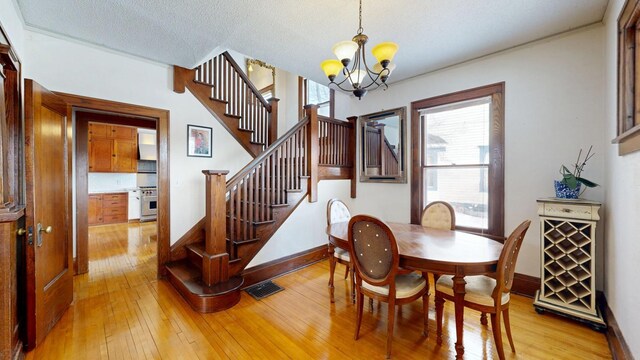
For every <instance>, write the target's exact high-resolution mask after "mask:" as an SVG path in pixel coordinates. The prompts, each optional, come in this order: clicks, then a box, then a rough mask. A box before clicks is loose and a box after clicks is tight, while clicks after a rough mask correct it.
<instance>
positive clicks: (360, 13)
mask: <svg viewBox="0 0 640 360" xmlns="http://www.w3.org/2000/svg"><path fill="white" fill-rule="evenodd" d="M358 15H359V18H358V35H360V34H362V32H363V31H364V29H363V28H362V0H360V8H359V11H358Z"/></svg>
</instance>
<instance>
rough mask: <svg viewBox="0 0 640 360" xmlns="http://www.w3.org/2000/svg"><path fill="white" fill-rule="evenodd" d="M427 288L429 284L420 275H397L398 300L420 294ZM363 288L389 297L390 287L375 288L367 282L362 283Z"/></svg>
mask: <svg viewBox="0 0 640 360" xmlns="http://www.w3.org/2000/svg"><path fill="white" fill-rule="evenodd" d="M425 286H427V282H426V281H425V279H424V278H423V277H422V275H420V274H416V273H410V274H405V275H396V299H405V298H408V297H411V296H413V295H415V294H417V293H419V292H420V291H421V290H422V289H424V288H425ZM362 287H363V288H365V289H367V290H369V291H373V292H375V293H378V294H380V295H384V296H387V295H389V286H388V285H386V286H374V285H371V284H369V283H367V282H366V281H364V280H363V281H362Z"/></svg>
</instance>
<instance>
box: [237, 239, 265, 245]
mask: <svg viewBox="0 0 640 360" xmlns="http://www.w3.org/2000/svg"><path fill="white" fill-rule="evenodd" d="M257 241H260V239H259V238H255V239H246V240H233V243H234V244H236V245H243V244H250V243H254V242H257Z"/></svg>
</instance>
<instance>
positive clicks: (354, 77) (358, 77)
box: [348, 70, 367, 86]
mask: <svg viewBox="0 0 640 360" xmlns="http://www.w3.org/2000/svg"><path fill="white" fill-rule="evenodd" d="M366 75H367V71H366V70H354V71H353V72H352V73H351V76H349V77H348V78H349V82H350V83H351V85H354V86H358V85H360V84H362V80H364V77H365V76H366Z"/></svg>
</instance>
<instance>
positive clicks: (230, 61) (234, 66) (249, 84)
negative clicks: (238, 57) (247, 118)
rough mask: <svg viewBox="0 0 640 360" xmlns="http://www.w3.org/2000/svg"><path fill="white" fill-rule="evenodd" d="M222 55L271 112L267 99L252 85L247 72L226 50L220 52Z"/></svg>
mask: <svg viewBox="0 0 640 360" xmlns="http://www.w3.org/2000/svg"><path fill="white" fill-rule="evenodd" d="M222 56H224V57H225V59H227V61H228V62H229V63H230V64H231V66H233V68H234V69H235V70H236V72H237V73H238V75H239V76H240V78H241V79H242V81H244V82H245V83H246V84H247V86H249V89H251V91H252V92H253V93H254V94H255V95H256V96H257V97H258V100H260V102H261V103H262V105H264V107H265V108H267V111H269V112H271V105H269V103H267V100H265V99H264V97H263V96H262V94H261V93H260V90H258V89H257V88H256V87H255V85H253V83H252V82H251V80H249V77H248V76H247V74H245V73H244V71H242V69H241V68H240V66H239V65H238V63H237V62H236V61H235V60H234V59H233V57H232V56H231V54H229V52H228V51H225V52H223V53H222Z"/></svg>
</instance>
